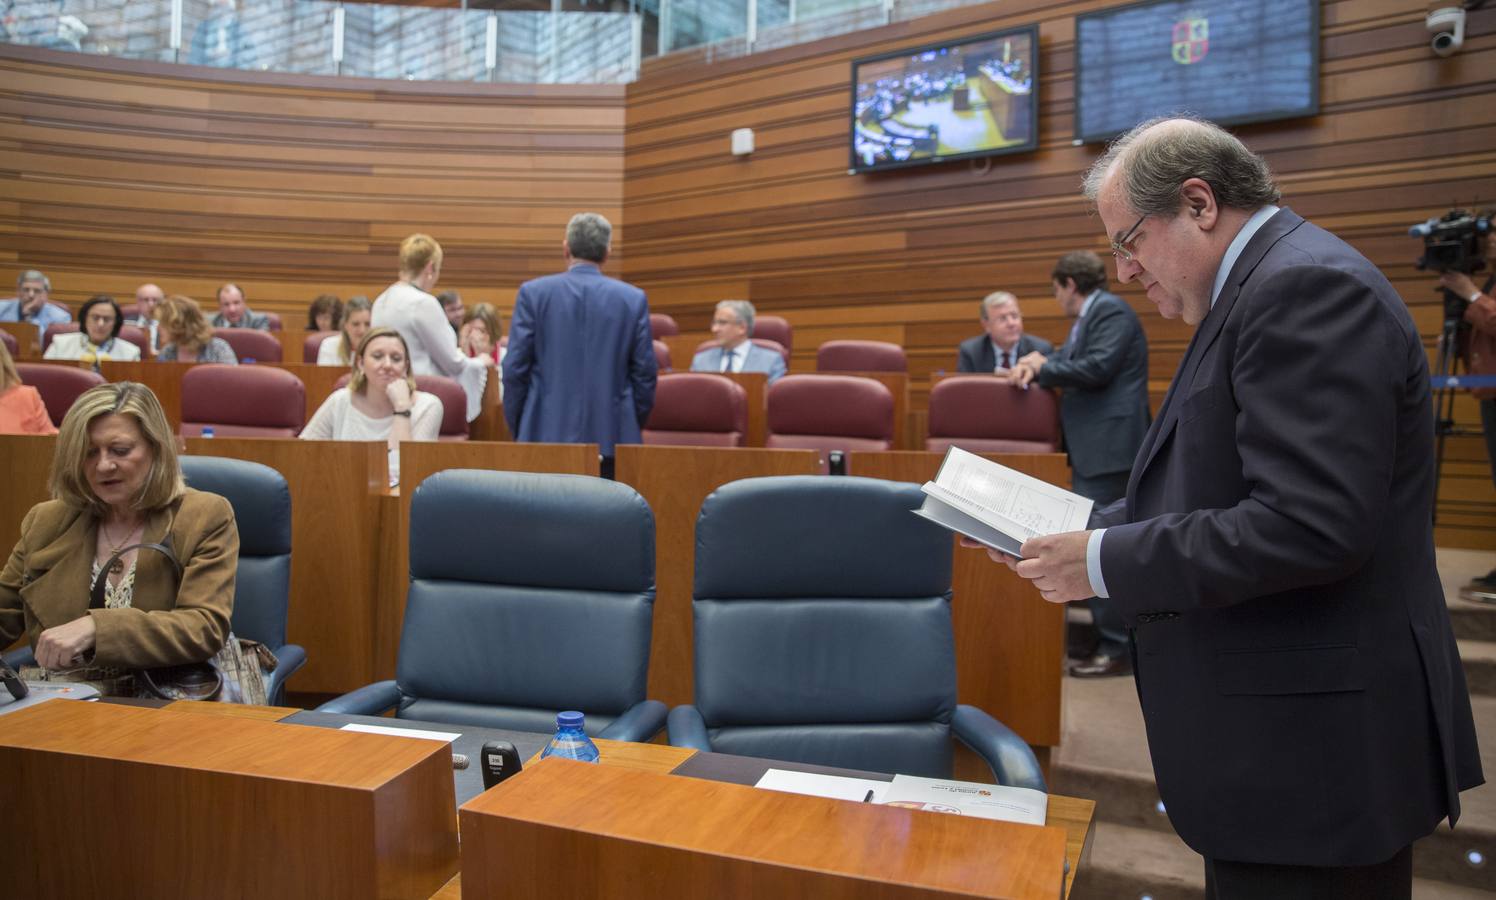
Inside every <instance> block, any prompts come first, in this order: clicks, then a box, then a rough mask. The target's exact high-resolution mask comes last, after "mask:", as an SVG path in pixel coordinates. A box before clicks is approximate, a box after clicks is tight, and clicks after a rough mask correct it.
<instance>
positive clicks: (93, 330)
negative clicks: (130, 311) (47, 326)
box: [42, 294, 140, 362]
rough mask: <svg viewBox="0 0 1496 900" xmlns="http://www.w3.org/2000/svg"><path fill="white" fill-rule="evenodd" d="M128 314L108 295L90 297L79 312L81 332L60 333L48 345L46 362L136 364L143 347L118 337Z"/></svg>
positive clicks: (45, 356) (45, 355) (45, 354)
mask: <svg viewBox="0 0 1496 900" xmlns="http://www.w3.org/2000/svg"><path fill="white" fill-rule="evenodd" d="M124 324H125V315H124V313H122V312H120V308H119V304H118V303H115V302H114V298H113V297H111V296H109V295H108V294H98V295H96V296H94V297H90V298H89V300H88V302H87V303H85V304H83V308H82V309H80V310H78V325H79V326H80V330H78V331H74V332H69V333H67V334H59V335H57V336H55V337H53V338H52V343H51V344H49V345H48V346H47V352H46V353H43V354H42V357H43V358H44V359H77V360H82V361H83V362H106V361H108V360H111V359H112V360H118V361H120V362H135V361H137V360H139V359H140V348H139V347H137V346H135V345H134V344H132V343H130V342H129V341H127V340H124V339H123V338H121V337H120V336H119V332H120V329H121V328H123V327H124Z"/></svg>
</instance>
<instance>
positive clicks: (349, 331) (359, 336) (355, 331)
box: [317, 297, 374, 369]
mask: <svg viewBox="0 0 1496 900" xmlns="http://www.w3.org/2000/svg"><path fill="white" fill-rule="evenodd" d="M373 306H374V304H372V303H370V302H369V298H368V297H350V298H349V299H348V302H347V304H345V305H344V306H343V325H342V328H341V329H340V330H339V333H338V334H333V335H328V336H327V337H326V338H324V339H323V341H322V343H321V344H320V345H319V346H318V347H317V365H319V366H342V367H343V368H345V369H346V368H348V367H349V366H351V365H353V351H354V350H356V349H358V345H359V343H360V342H361V341H363V339H364V335H365V334H368V332H369V316H371V315H372V314H373V313H372V312H371V309H372V308H373Z"/></svg>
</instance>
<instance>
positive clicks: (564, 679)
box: [396, 469, 655, 732]
mask: <svg viewBox="0 0 1496 900" xmlns="http://www.w3.org/2000/svg"><path fill="white" fill-rule="evenodd" d="M410 519H411V522H410V535H411V540H410V577H411V582H410V590H409V592H408V594H407V598H406V605H405V626H404V631H403V632H402V635H401V641H400V661H399V665H398V667H397V672H396V680H397V682H398V684H399V688H400V691H401V693H402V694H403V695H405V696H407V697H408V698H413V699H410V700H408V701H407V702H405V703H404V704H402V707H401V710H400V715H402V716H405V717H408V718H432V719H437V720H444V721H464V720H465V721H469V722H473V723H475V724H490V725H499V724H501V723H502V727H507V728H511V729H520V730H531V731H541V732H547V731H551V730H552V729H553V728H554V727H555V714H556V712H557V711H559V710H563V709H579V710H582V711H583V712H585V713H586V714H587V729H588V731H589V732H596V731H599V730H601V729H602V728H603V727H605V726H606V725H608V724H609V723H610V722H611V721H612V720H613V719H614V718H616V717H617V716H618V715H619V714H620V713H622V712H623V711H625V710H626V709H628V708H629V707H630V706H632V705H633V704H635V703H638V702H640V701H642V700H644V699H645V687H646V679H647V676H648V671H649V644H650V629H651V625H652V619H653V610H654V594H655V586H654V515H653V513H651V512H650V509H649V504H647V503H646V502H645V501H644V498H642V497H640V496H639V494H638V493H636V492H635V491H634V489H633V488H631V487H628V486H627V485H624V484H619V483H617V482H612V481H605V480H603V479H600V478H590V477H583V476H579V475H537V474H528V473H522V472H493V471H473V470H461V469H457V470H449V471H446V472H440V473H438V474H436V475H433V476H431V477H430V478H427V479H426V480H425V481H424V482H422V483H421V485H420V487H418V488H417V489H416V492H415V495H414V496H413V497H412V499H411V510H410Z"/></svg>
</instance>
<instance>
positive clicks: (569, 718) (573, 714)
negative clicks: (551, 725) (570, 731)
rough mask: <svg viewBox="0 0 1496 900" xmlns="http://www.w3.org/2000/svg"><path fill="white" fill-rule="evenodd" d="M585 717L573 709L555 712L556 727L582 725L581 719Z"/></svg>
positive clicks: (578, 726)
mask: <svg viewBox="0 0 1496 900" xmlns="http://www.w3.org/2000/svg"><path fill="white" fill-rule="evenodd" d="M585 718H586V717H585V716H583V715H582V714H581V713H579V712H577V711H576V710H574V709H573V710H568V711H566V712H563V713H557V714H556V727H557V728H581V727H582V722H583V720H585Z"/></svg>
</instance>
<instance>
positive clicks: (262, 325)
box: [208, 283, 270, 331]
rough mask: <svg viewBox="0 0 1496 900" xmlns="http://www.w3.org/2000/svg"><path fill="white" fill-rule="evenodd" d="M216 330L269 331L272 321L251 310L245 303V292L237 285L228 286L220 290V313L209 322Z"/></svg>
mask: <svg viewBox="0 0 1496 900" xmlns="http://www.w3.org/2000/svg"><path fill="white" fill-rule="evenodd" d="M208 324H210V325H212V326H213V327H214V328H253V329H255V330H256V331H269V330H270V319H269V318H268V317H267V316H265V315H264V314H263V313H257V312H255V311H254V310H252V309H250V308H249V306H248V304H246V303H245V302H244V291H242V290H240V288H239V285H237V284H232V283H230V284H226V285H224V286H223V287H221V288H219V289H218V312H217V313H216V314H215V315H214V316H213V318H212V320H211V321H209V323H208Z"/></svg>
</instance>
